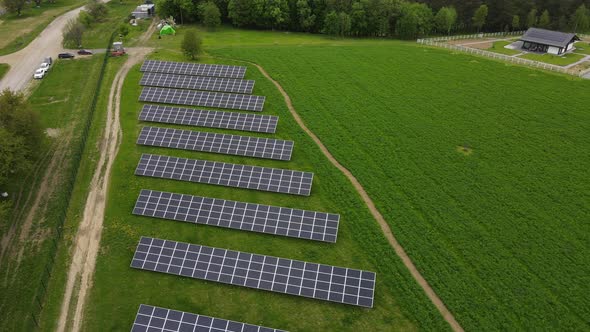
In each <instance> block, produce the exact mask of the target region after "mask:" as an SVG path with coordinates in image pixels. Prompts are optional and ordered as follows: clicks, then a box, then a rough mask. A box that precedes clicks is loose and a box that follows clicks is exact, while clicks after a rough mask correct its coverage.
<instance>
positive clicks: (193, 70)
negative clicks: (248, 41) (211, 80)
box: [140, 60, 246, 78]
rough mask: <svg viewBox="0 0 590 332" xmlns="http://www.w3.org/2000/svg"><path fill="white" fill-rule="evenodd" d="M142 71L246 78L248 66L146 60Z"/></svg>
mask: <svg viewBox="0 0 590 332" xmlns="http://www.w3.org/2000/svg"><path fill="white" fill-rule="evenodd" d="M140 70H141V71H144V72H145V71H147V72H156V73H168V74H180V75H197V76H215V77H227V78H244V76H245V75H246V67H242V66H227V65H207V64H203V63H188V62H172V61H158V60H146V61H145V62H144V63H143V65H142V66H141V69H140Z"/></svg>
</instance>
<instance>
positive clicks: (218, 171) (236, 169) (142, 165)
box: [135, 154, 313, 196]
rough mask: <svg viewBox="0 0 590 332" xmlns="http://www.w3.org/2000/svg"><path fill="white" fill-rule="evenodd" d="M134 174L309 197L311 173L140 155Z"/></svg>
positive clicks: (311, 180)
mask: <svg viewBox="0 0 590 332" xmlns="http://www.w3.org/2000/svg"><path fill="white" fill-rule="evenodd" d="M135 175H142V176H149V177H156V178H163V179H174V180H181V181H191V182H199V183H208V184H215V185H221V186H227V187H237V188H245V189H255V190H262V191H271V192H278V193H285V194H292V195H304V196H309V194H310V193H311V185H312V182H313V173H308V172H301V171H292V170H287V169H279V168H268V167H259V166H248V165H238V164H229V163H222V162H215V161H208V160H196V159H185V158H177V157H168V156H159V155H152V154H143V155H142V156H141V159H140V161H139V164H138V165H137V169H136V170H135Z"/></svg>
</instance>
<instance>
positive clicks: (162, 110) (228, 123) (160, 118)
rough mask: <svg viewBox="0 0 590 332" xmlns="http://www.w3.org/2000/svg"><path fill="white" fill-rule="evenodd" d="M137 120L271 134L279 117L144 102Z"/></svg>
mask: <svg viewBox="0 0 590 332" xmlns="http://www.w3.org/2000/svg"><path fill="white" fill-rule="evenodd" d="M139 120H141V121H149V122H160V123H173V124H179V125H187V126H198V127H209V128H222V129H233V130H242V131H252V132H259V133H271V134H273V133H275V132H276V130H277V124H278V122H279V117H278V116H272V115H259V114H251V113H238V112H222V111H209V110H196V109H190V108H183V107H173V106H163V105H150V104H146V105H143V108H142V110H141V113H140V114H139Z"/></svg>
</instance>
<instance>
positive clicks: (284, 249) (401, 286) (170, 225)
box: [84, 51, 447, 331]
mask: <svg viewBox="0 0 590 332" xmlns="http://www.w3.org/2000/svg"><path fill="white" fill-rule="evenodd" d="M155 57H157V58H161V59H180V60H181V59H182V58H179V57H177V55H176V53H172V52H165V51H159V52H158V53H156V54H155ZM222 63H228V64H233V63H232V62H230V61H222ZM140 76H141V75H140V73H139V71H138V67H136V68H135V69H134V70H133V71H132V72H131V73H130V75H129V76H128V77H127V80H126V82H125V86H124V95H123V105H122V114H121V121H122V127H123V137H124V139H123V143H122V145H121V148H120V151H119V155H118V158H117V162H116V163H115V167H114V173H113V177H112V180H111V184H110V194H109V198H108V199H109V202H108V207H107V213H106V217H105V225H104V230H103V235H102V236H103V237H102V245H101V247H102V249H101V255H100V256H99V259H98V262H97V269H96V275H95V281H94V288H93V290H92V293H91V296H90V298H89V301H88V310H87V313H86V324H85V326H84V330H86V331H103V330H126V329H129V328H130V326H131V323H132V322H133V319H134V315H135V312H136V310H137V307H138V305H139V304H141V303H149V304H153V305H158V306H164V307H170V308H176V309H179V310H186V311H190V312H198V313H202V314H206V315H211V316H216V317H224V318H228V319H233V320H238V321H245V322H249V323H254V324H262V325H265V326H271V327H276V328H285V329H289V330H320V331H327V330H347V331H348V330H350V331H352V330H361V331H366V330H372V329H373V330H408V329H409V330H413V329H428V330H445V329H446V328H447V326H446V325H445V323H444V322H443V320H442V318H441V317H440V316H439V315H438V313H437V312H436V311H435V310H434V307H433V306H432V305H431V304H430V303H429V302H428V300H427V299H426V297H425V296H424V295H423V293H422V291H421V290H420V289H419V288H418V287H417V285H416V284H415V283H414V282H413V281H412V280H411V279H410V276H409V274H408V272H407V271H406V270H405V269H404V268H403V266H402V264H401V262H400V261H399V260H398V258H397V257H396V256H395V254H394V252H393V251H392V250H391V249H390V247H389V245H388V244H387V241H386V240H385V238H384V237H383V235H382V234H381V231H380V229H379V227H378V225H377V223H376V222H375V221H374V220H373V219H372V218H371V216H370V214H369V213H368V211H367V209H366V208H365V207H364V206H363V204H362V202H361V200H360V198H359V197H358V196H357V195H355V194H354V192H353V189H352V187H351V185H350V184H349V183H348V182H347V181H346V179H345V178H344V177H343V176H342V175H341V174H339V173H338V171H337V170H336V169H334V168H333V167H331V166H330V164H329V163H328V161H327V160H326V159H325V158H324V157H323V156H322V155H321V153H320V151H319V149H318V148H317V147H316V146H315V145H314V144H313V143H312V142H311V140H310V139H309V138H308V137H307V136H306V135H304V134H303V133H302V131H301V130H300V129H299V128H298V126H297V125H296V123H295V122H294V120H293V119H292V118H291V116H290V115H289V113H288V111H287V109H286V106H285V105H284V102H283V100H282V98H281V96H280V94H279V93H278V91H276V89H275V88H274V87H273V86H272V85H271V83H270V82H268V81H266V80H265V79H264V78H263V76H262V75H261V74H260V73H258V72H257V71H256V69H255V68H253V67H250V68H249V69H248V75H247V77H248V78H250V79H255V80H256V91H255V93H256V94H261V95H266V96H267V104H266V106H265V111H264V113H265V114H276V115H279V116H280V125H279V130H278V132H277V134H276V135H266V136H268V137H278V138H284V139H292V140H294V141H295V142H296V143H295V146H296V149H295V152H294V154H293V160H292V161H291V162H278V161H268V160H257V159H251V158H240V157H229V156H223V155H215V154H206V153H196V152H185V151H180V150H169V149H159V148H148V147H140V146H137V145H136V144H135V141H136V138H137V134H138V131H139V130H140V128H141V126H142V125H144V124H140V123H138V121H137V115H138V111H139V109H140V107H141V104H140V103H138V102H137V98H138V95H139V92H140V90H141V89H140V87H139V86H138V80H139V78H140ZM145 125H149V124H147V123H146V124H145ZM195 130H198V129H197V128H195ZM201 130H205V131H215V130H212V129H209V128H205V129H201ZM234 133H236V134H245V133H240V132H234ZM245 135H253V136H256V134H251V133H246V134H245ZM261 136H264V135H261ZM144 152H152V153H159V154H167V155H175V156H184V157H190V158H197V159H198V158H204V159H209V160H220V161H226V162H236V163H245V164H252V165H261V166H273V167H282V168H289V169H297V170H305V171H313V172H314V173H315V182H314V189H313V194H312V196H311V197H295V196H290V195H282V194H274V193H263V192H257V191H251V190H242V189H229V188H225V187H218V186H211V185H201V184H194V183H186V182H177V181H169V180H160V179H153V178H142V177H136V176H133V172H134V169H135V167H136V165H137V161H138V159H139V156H140V154H141V153H144ZM142 188H150V189H159V190H166V191H172V192H180V193H188V194H196V195H203V196H209V197H218V198H225V199H234V200H240V201H248V202H257V203H265V204H272V205H279V206H288V207H298V208H305V209H314V210H320V211H333V212H337V213H340V214H341V215H342V222H341V226H340V227H341V228H340V232H339V236H338V243H337V244H334V245H330V244H321V243H315V242H310V241H304V240H297V239H290V238H283V237H274V236H268V235H263V234H255V233H248V232H240V231H235V230H228V229H220V228H215V227H209V226H202V225H199V226H195V225H189V224H183V223H179V222H174V221H167V220H157V219H150V218H144V217H137V216H133V215H131V210H132V208H133V205H134V203H135V199H136V198H137V194H138V193H139V190H140V189H142ZM141 235H148V236H156V237H160V238H167V239H173V240H179V241H187V242H192V243H200V244H205V245H211V246H217V247H222V248H231V249H237V250H243V251H247V252H255V253H262V254H268V255H275V256H281V257H289V258H295V259H302V260H307V261H313V262H322V263H328V264H334V265H338V266H349V267H356V268H363V269H369V270H373V271H376V272H377V274H378V277H377V280H378V281H377V300H376V301H377V305H376V306H375V308H373V309H370V310H368V309H361V308H357V307H352V306H347V305H338V304H335V303H329V302H323V301H317V300H310V299H304V298H299V297H293V296H288V295H282V294H276V293H271V292H264V291H258V290H252V289H244V288H241V287H234V286H228V285H222V284H217V283H210V282H205V281H199V280H192V279H187V278H180V277H176V276H169V275H163V274H157V273H150V272H145V271H139V270H133V269H131V268H130V267H129V264H130V262H131V258H132V256H133V251H134V249H135V247H136V245H137V241H138V240H139V237H140V236H141ZM114 290H116V291H114Z"/></svg>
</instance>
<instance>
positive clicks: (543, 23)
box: [539, 9, 551, 29]
mask: <svg viewBox="0 0 590 332" xmlns="http://www.w3.org/2000/svg"><path fill="white" fill-rule="evenodd" d="M550 24H551V16H549V11H548V10H547V9H545V10H544V11H543V14H541V17H540V18H539V27H541V28H545V29H546V28H548V27H549V25H550Z"/></svg>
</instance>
